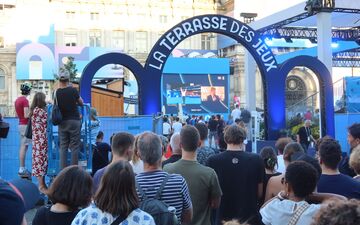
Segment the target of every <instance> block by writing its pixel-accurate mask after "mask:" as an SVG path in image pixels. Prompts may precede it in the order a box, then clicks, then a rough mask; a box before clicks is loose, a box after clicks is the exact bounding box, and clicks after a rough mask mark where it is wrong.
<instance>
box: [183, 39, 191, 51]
mask: <svg viewBox="0 0 360 225" xmlns="http://www.w3.org/2000/svg"><path fill="white" fill-rule="evenodd" d="M181 44H182V45H183V48H184V49H191V38H186V39H185V40H183V41H182V42H181Z"/></svg>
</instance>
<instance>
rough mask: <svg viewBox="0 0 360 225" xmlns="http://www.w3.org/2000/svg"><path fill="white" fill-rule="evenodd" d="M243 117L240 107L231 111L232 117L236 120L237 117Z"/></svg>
mask: <svg viewBox="0 0 360 225" xmlns="http://www.w3.org/2000/svg"><path fill="white" fill-rule="evenodd" d="M240 117H241V110H240V109H238V108H235V109H233V111H232V112H231V118H232V120H233V121H234V122H235V120H236V119H240Z"/></svg>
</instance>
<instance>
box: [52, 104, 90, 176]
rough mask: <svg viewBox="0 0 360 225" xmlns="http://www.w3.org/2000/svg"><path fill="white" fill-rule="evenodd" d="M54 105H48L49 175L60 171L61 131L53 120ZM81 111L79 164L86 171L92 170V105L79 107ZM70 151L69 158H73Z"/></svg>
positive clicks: (54, 174)
mask: <svg viewBox="0 0 360 225" xmlns="http://www.w3.org/2000/svg"><path fill="white" fill-rule="evenodd" d="M51 111H52V105H49V106H48V110H47V112H48V117H49V119H48V126H47V137H48V173H47V175H48V176H49V177H54V176H56V175H57V174H58V172H59V171H60V154H59V152H60V149H59V147H60V145H59V132H58V127H57V126H54V125H53V124H52V122H51ZM79 112H80V113H81V115H82V116H81V127H82V128H84V129H81V138H80V139H81V143H82V144H81V149H80V151H79V165H81V166H82V167H83V168H84V169H85V170H86V171H88V172H91V170H92V145H91V121H90V105H84V106H82V107H79ZM70 154H71V153H70V152H69V151H68V154H67V160H68V164H69V160H70V158H71V156H70Z"/></svg>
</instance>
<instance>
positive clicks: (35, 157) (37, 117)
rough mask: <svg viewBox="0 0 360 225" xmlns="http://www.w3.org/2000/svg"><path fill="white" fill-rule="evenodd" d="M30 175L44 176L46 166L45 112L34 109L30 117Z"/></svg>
mask: <svg viewBox="0 0 360 225" xmlns="http://www.w3.org/2000/svg"><path fill="white" fill-rule="evenodd" d="M31 126H32V174H33V176H35V177H39V176H45V174H46V172H47V166H48V155H47V153H48V140H47V135H46V128H47V112H46V111H45V110H44V109H41V108H38V107H35V109H34V111H33V114H32V117H31Z"/></svg>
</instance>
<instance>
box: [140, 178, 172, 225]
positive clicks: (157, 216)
mask: <svg viewBox="0 0 360 225" xmlns="http://www.w3.org/2000/svg"><path fill="white" fill-rule="evenodd" d="M169 177H170V175H169V174H168V175H167V176H166V177H165V178H164V180H163V182H162V184H161V186H160V188H159V190H158V191H157V192H156V194H155V198H153V199H149V198H148V197H147V196H146V194H145V192H144V191H143V190H142V189H141V187H140V185H139V183H138V182H136V188H137V189H138V191H139V192H140V201H141V202H140V207H139V208H140V209H141V210H143V211H145V212H147V213H149V214H150V215H151V216H152V217H153V218H154V221H155V224H156V225H177V224H179V222H178V219H177V217H176V214H175V212H173V211H175V210H171V208H173V207H169V206H168V205H167V204H166V203H165V202H163V201H161V193H162V190H163V189H164V186H165V184H166V182H167V180H168V179H169Z"/></svg>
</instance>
